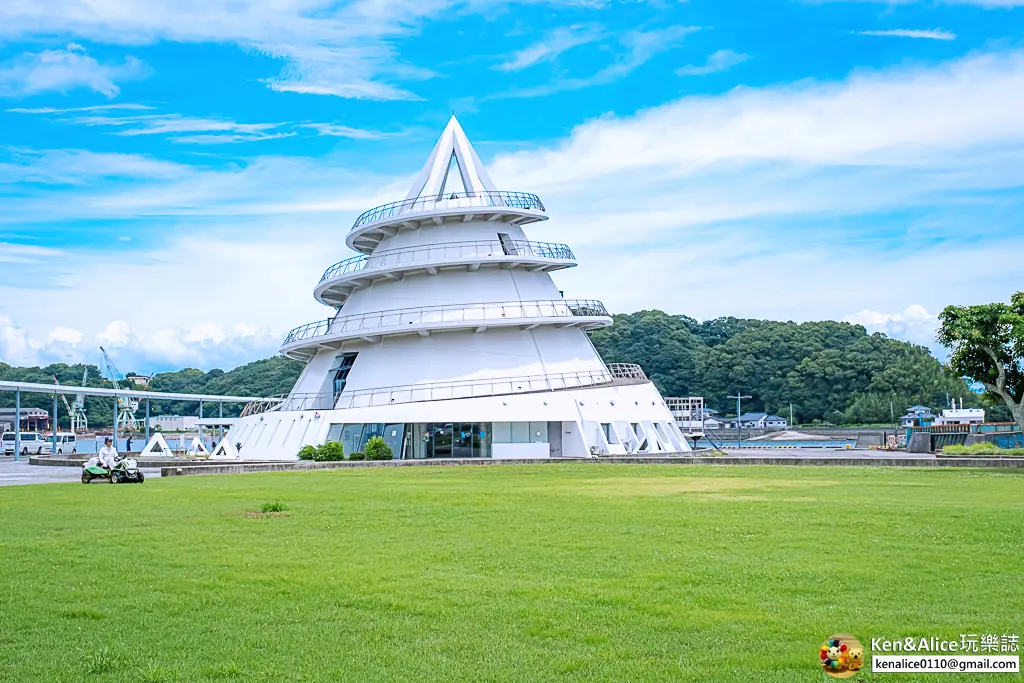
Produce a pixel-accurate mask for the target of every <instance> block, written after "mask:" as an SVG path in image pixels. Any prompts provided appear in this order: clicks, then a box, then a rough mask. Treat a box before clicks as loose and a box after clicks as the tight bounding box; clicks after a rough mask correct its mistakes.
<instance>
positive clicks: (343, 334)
mask: <svg viewBox="0 0 1024 683" xmlns="http://www.w3.org/2000/svg"><path fill="white" fill-rule="evenodd" d="M611 324H612V319H611V315H610V314H609V313H608V310H607V309H606V308H605V307H604V304H602V303H601V302H600V301H592V300H586V299H552V300H543V301H495V302H484V303H469V304H449V305H444V306H419V307H416V308H396V309H391V310H387V311H374V312H372V313H357V314H355V315H348V316H338V317H335V318H329V319H327V320H319V321H316V322H312V323H308V324H306V325H302V326H301V327H296V328H295V329H294V330H292V331H291V332H289V333H288V336H287V337H286V338H285V340H284V344H282V346H281V353H283V354H285V355H286V356H288V357H290V358H298V359H300V360H306V359H309V358H312V357H313V356H314V355H315V354H316V351H317V349H320V348H330V347H333V346H335V345H336V344H337V343H338V342H342V341H346V340H352V339H362V340H363V341H366V342H370V343H376V342H379V341H380V340H381V339H382V338H383V337H386V336H394V335H402V334H419V335H420V336H421V337H429V336H430V335H431V334H432V333H433V332H439V331H445V330H474V331H475V332H478V333H480V332H485V331H487V330H488V329H489V328H492V327H521V328H523V329H533V328H535V327H539V326H541V325H557V326H559V327H580V328H582V329H585V330H589V329H595V328H598V327H607V326H608V325H611Z"/></svg>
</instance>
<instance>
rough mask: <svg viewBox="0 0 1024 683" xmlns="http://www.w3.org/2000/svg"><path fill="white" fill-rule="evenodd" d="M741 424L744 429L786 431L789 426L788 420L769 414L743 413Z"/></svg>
mask: <svg viewBox="0 0 1024 683" xmlns="http://www.w3.org/2000/svg"><path fill="white" fill-rule="evenodd" d="M739 422H740V426H741V427H743V428H744V429H786V427H788V426H789V423H788V422H787V421H786V418H784V417H779V416H778V415H769V414H768V413H743V414H742V415H740V420H739Z"/></svg>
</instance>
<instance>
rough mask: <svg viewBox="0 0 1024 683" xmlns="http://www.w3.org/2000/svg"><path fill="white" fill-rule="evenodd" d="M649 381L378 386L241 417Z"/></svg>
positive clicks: (572, 377)
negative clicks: (276, 411)
mask: <svg viewBox="0 0 1024 683" xmlns="http://www.w3.org/2000/svg"><path fill="white" fill-rule="evenodd" d="M647 381H648V379H647V375H646V374H644V371H643V369H642V368H641V367H640V366H639V365H632V364H629V363H612V364H611V365H609V366H608V368H607V369H601V370H589V371H583V372H563V373H559V374H552V375H523V376H519V377H498V378H489V379H468V380H460V381H457V382H432V383H426V384H406V385H398V386H391V387H375V388H372V389H359V390H357V391H348V392H342V393H341V394H340V395H338V396H334V395H332V394H329V393H321V394H291V395H288V394H282V395H280V396H273V397H270V398H266V399H262V400H260V401H253V402H252V403H250V404H249V405H247V406H246V407H245V410H244V411H242V417H247V416H249V415H259V414H260V413H264V412H267V411H273V410H330V409H331V408H332V407H333V408H335V409H342V408H367V407H372V406H387V405H396V404H402V403H418V402H421V401H444V400H449V399H459V398H479V397H484V396H503V395H509V394H526V393H535V392H542V391H560V390H564V389H578V388H582V387H590V386H598V385H603V384H620V383H621V384H627V383H629V384H639V383H642V382H647Z"/></svg>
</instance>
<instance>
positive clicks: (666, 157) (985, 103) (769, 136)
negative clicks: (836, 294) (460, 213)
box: [492, 51, 1024, 187]
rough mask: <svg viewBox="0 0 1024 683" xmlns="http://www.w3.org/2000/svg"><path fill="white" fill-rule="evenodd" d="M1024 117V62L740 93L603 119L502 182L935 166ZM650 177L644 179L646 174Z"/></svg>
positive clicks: (1004, 134)
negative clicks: (729, 168) (782, 167)
mask: <svg viewBox="0 0 1024 683" xmlns="http://www.w3.org/2000/svg"><path fill="white" fill-rule="evenodd" d="M1022 112H1024V52H1021V51H1016V52H1005V53H995V54H981V55H976V56H971V57H968V58H965V59H961V60H957V61H954V62H950V63H947V64H942V65H940V66H937V67H927V68H926V67H911V68H900V69H891V70H887V71H864V72H860V73H855V74H854V75H852V76H851V77H850V78H849V79H847V80H845V81H840V82H833V83H813V82H806V83H800V84H798V85H789V86H776V87H767V88H760V89H753V88H743V87H741V88H736V89H735V90H733V91H731V92H729V93H727V94H725V95H723V96H718V97H703V96H693V97H684V98H682V99H680V100H677V101H675V102H672V103H669V104H666V105H662V106H659V107H654V108H651V109H648V110H645V111H641V112H640V113H638V114H637V115H635V116H632V117H628V118H619V117H615V116H610V115H609V116H604V117H601V118H599V119H596V120H593V121H590V122H587V123H585V124H583V125H581V126H579V127H578V128H576V129H575V130H574V131H573V133H572V135H571V136H570V137H569V138H568V139H567V140H565V141H564V142H562V143H561V144H560V145H559V146H558V147H556V148H554V149H542V150H536V151H524V152H519V153H515V154H509V155H504V156H502V157H499V158H498V159H497V160H496V161H495V163H494V164H493V165H492V177H498V178H529V179H530V181H531V184H532V185H534V186H536V187H546V186H565V185H578V184H580V183H583V182H585V181H587V180H588V179H596V178H608V177H611V176H613V175H615V174H631V177H637V178H639V179H640V180H641V181H642V182H643V183H647V184H649V185H651V186H656V185H658V184H660V183H664V182H666V181H667V180H669V179H670V178H672V177H681V176H690V175H692V174H694V173H696V172H697V171H698V170H700V172H701V173H706V172H708V168H709V167H710V166H712V165H716V166H720V167H723V168H724V167H725V165H729V164H743V165H752V164H764V163H774V162H785V163H789V164H814V165H850V164H853V165H873V164H891V165H905V164H914V163H925V162H926V163H929V164H930V163H932V162H934V161H935V160H934V158H933V156H934V155H935V154H936V153H943V154H948V153H949V152H950V151H951V150H956V149H965V148H970V147H972V146H976V145H983V144H986V143H991V142H994V141H1015V142H1024V125H1022V116H1021V115H1022ZM992 153H993V151H992V150H988V151H987V154H989V155H991V154H992ZM641 169H647V171H646V174H644V175H641V176H636V175H635V172H636V171H639V170H641ZM958 180H959V179H958ZM964 182H970V181H969V179H968V180H965V181H964Z"/></svg>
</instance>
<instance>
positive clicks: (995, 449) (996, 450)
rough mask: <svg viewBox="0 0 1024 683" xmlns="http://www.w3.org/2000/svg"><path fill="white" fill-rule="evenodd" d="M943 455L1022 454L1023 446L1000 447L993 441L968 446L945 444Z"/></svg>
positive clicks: (1023, 451)
mask: <svg viewBox="0 0 1024 683" xmlns="http://www.w3.org/2000/svg"><path fill="white" fill-rule="evenodd" d="M942 454H943V455H1006V456H1014V455H1016V456H1020V455H1024V448H1000V447H999V446H997V445H995V444H994V443H975V444H971V445H970V446H959V445H953V446H946V447H945V448H943V449H942Z"/></svg>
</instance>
